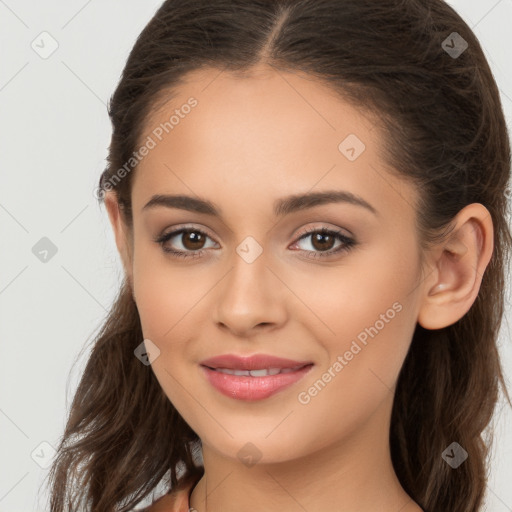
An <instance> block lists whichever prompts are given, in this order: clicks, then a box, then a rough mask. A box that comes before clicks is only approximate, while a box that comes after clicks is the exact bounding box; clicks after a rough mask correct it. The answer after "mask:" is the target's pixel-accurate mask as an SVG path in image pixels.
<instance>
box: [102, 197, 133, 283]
mask: <svg viewBox="0 0 512 512" xmlns="http://www.w3.org/2000/svg"><path fill="white" fill-rule="evenodd" d="M104 202H105V207H106V209H107V213H108V217H109V219H110V224H111V225H112V229H113V231H114V236H115V240H116V246H117V250H118V251H119V255H120V257H121V261H122V263H123V267H124V271H125V274H126V276H127V278H128V282H129V283H130V287H131V289H132V290H133V286H132V283H133V281H132V250H131V238H130V236H129V235H128V229H127V226H126V223H125V221H124V219H123V215H122V213H121V208H120V205H119V201H118V199H117V195H116V194H115V192H113V191H107V192H106V193H105V197H104Z"/></svg>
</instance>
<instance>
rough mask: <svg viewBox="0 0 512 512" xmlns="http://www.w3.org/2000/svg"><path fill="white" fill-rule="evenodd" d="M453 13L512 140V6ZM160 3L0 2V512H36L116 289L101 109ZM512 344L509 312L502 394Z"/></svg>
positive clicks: (496, 466)
mask: <svg viewBox="0 0 512 512" xmlns="http://www.w3.org/2000/svg"><path fill="white" fill-rule="evenodd" d="M449 3H450V4H451V5H452V6H453V7H454V8H455V9H456V10H457V11H458V12H459V13H460V14H461V16H462V17H463V18H464V19H465V20H466V21H467V23H468V24H469V25H470V26H471V27H472V28H473V30H474V31H475V33H476V35H477V37H478V38H479V40H480V42H481V44H482V46H483V48H484V50H485V52H486V55H487V57H488V59H489V62H490V65H491V68H492V70H493V73H494V76H495V78H496V81H497V83H498V86H499V88H500V91H501V98H502V102H503V106H504V109H505V114H506V116H507V120H508V126H509V129H510V128H511V122H510V121H511V119H512V61H511V57H510V48H512V31H511V26H512V23H511V22H512V0H499V1H497V0H452V1H450V2H449ZM160 4H161V1H160V0H158V1H157V0H144V1H142V0H139V1H138V2H136V1H134V0H122V1H121V0H101V1H100V0H89V1H87V0H68V1H66V2H64V1H61V2H58V1H56V0H47V1H45V2H37V1H36V0H6V1H3V0H0V40H1V41H0V140H1V141H2V145H1V160H0V162H1V174H0V179H1V183H0V227H1V241H0V243H1V248H2V250H1V251H0V269H1V271H0V315H1V316H0V340H1V355H0V512H31V511H39V510H43V507H44V504H45V501H44V500H45V498H46V493H45V491H44V487H43V488H41V491H40V493H39V499H38V490H39V488H40V486H41V484H42V483H43V479H44V477H45V476H46V474H47V469H45V468H44V467H41V465H43V466H44V464H45V463H46V462H48V460H49V458H48V457H49V456H50V454H51V448H49V446H48V444H49V445H53V446H57V442H58V440H59V438H60V436H61V434H62V432H63V428H64V424H65V420H66V414H67V411H68V408H69V405H70V401H71V398H72V395H73V392H74V390H75V388H76V385H77V383H78V379H79V377H80V373H81V371H82V369H83V365H84V363H85V361H86V356H87V352H85V353H84V354H83V355H82V357H81V358H80V359H79V363H78V364H76V365H75V366H72V365H73V362H74V361H75V358H76V357H77V356H78V354H79V352H80V350H81V349H82V348H83V347H84V345H85V344H86V343H89V342H90V340H91V339H92V336H93V335H94V333H95V332H96V331H97V329H99V327H100V325H101V323H102V321H103V319H104V318H105V315H106V312H107V310H108V308H109V306H110V304H111V301H112V300H113V298H114V294H115V293H116V290H117V288H118V286H119V284H120V282H121V276H122V267H121V263H120V260H119V257H118V254H117V250H116V247H115V243H114V238H113V235H112V233H111V228H110V225H109V224H108V217H107V214H106V211H105V210H104V207H101V208H100V207H99V206H98V204H97V200H96V198H95V197H94V194H93V191H94V188H95V186H96V183H97V181H98V178H99V176H100V174H101V172H102V170H103V169H104V166H105V157H106V154H107V148H108V144H109V142H110V133H111V132H110V121H109V119H108V115H107V109H106V102H107V100H108V98H109V97H110V95H111V94H112V93H113V91H114V89H115V86H116V84H117V81H118V79H119V76H120V73H121V71H122V69H123V67H124V64H125V61H126V58H127V56H128V53H129V51H130V50H131V48H132V45H133V43H134V42H135V39H136V37H137V36H138V34H139V32H140V31H141V30H142V29H143V27H144V26H145V25H146V23H147V22H148V21H149V19H150V18H151V17H152V15H153V14H154V12H155V10H156V9H157V7H158V6H159V5H160ZM42 32H48V34H50V36H48V35H42V36H41V35H40V34H41V33H42ZM41 38H45V39H44V41H45V43H44V44H43V43H40V41H41ZM33 41H35V43H33ZM38 41H39V43H38ZM53 41H56V42H53ZM37 44H39V50H38V51H39V52H43V51H49V50H51V49H52V47H51V45H52V44H58V47H57V49H56V50H55V52H54V53H53V54H52V55H50V56H49V57H47V58H42V57H41V56H40V53H37V52H36V50H35V49H34V48H33V46H34V45H36V46H37ZM43 46H44V48H43ZM43 237H47V238H48V239H49V240H51V242H52V244H53V245H54V246H55V249H56V251H57V252H56V254H55V255H53V256H51V252H50V256H49V257H48V261H47V262H46V263H43V262H42V261H40V260H39V259H38V258H37V257H36V255H35V254H34V252H33V247H34V246H36V244H37V243H45V242H40V240H41V238H43ZM36 247H37V246H36ZM509 296H510V291H509ZM510 302H511V301H510V299H509V304H510ZM509 307H510V305H509ZM510 333H511V330H510V309H508V311H507V319H506V321H505V322H504V324H503V327H502V332H501V337H500V343H501V348H500V350H501V354H502V356H503V363H504V365H505V370H506V374H507V381H508V382H509V386H510V380H511V379H510V376H511V375H512V347H511V345H512V343H511V336H510ZM510 389H511V391H512V386H511V387H510ZM501 403H502V405H501V406H499V407H498V410H499V411H500V412H499V413H498V414H497V416H496V417H495V424H496V429H497V430H496V438H495V443H494V448H493V462H492V468H491V474H490V478H489V492H488V497H487V500H486V508H485V510H488V511H492V512H505V511H512V488H511V486H510V482H511V481H512V428H511V425H512V414H511V411H510V407H509V406H508V405H507V406H506V407H505V406H504V405H503V404H504V403H505V402H504V400H503V397H502V401H501ZM41 443H43V444H41Z"/></svg>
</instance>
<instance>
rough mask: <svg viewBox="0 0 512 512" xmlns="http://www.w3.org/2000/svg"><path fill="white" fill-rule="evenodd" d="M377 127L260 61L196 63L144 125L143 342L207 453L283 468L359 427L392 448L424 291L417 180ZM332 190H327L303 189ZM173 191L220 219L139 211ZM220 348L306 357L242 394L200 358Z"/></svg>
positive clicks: (139, 294)
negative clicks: (400, 385) (281, 378)
mask: <svg viewBox="0 0 512 512" xmlns="http://www.w3.org/2000/svg"><path fill="white" fill-rule="evenodd" d="M191 98H192V99H191ZM172 116H174V117H172ZM166 123H167V124H166ZM379 137H380V134H379V131H378V129H377V128H376V127H374V125H373V124H372V123H371V121H369V120H368V119H367V118H365V117H363V116H362V115H361V114H360V113H359V112H358V111H357V110H356V109H354V108H353V107H351V106H349V105H348V104H346V103H344V102H342V101H341V100H340V99H339V98H338V97H335V96H334V94H333V93H331V92H330V91H329V90H328V89H326V88H324V87H323V86H322V85H320V84H319V83H318V82H315V81H313V80H308V79H306V78H304V77H301V76H299V75H295V74H289V73H283V72H277V71H273V70H268V69H267V70H266V71H265V72H263V71H260V72H258V74H256V75H254V76H253V77H251V78H248V77H235V76H234V75H231V74H229V73H227V72H224V73H220V71H219V70H202V71H200V72H194V73H193V74H190V75H189V76H188V80H187V82H186V83H184V84H183V85H182V86H181V87H180V89H179V91H178V93H177V94H176V95H175V96H173V97H172V99H171V101H170V102H169V103H168V104H167V105H165V106H164V107H163V108H161V109H160V110H159V111H158V112H157V113H155V114H153V116H152V117H151V118H150V119H148V121H147V124H146V127H145V133H144V136H143V138H142V141H141V144H145V145H146V148H147V150H142V153H145V156H144V157H143V158H142V161H141V162H140V163H139V165H138V168H137V170H136V173H135V175H134V183H133V192H132V200H133V220H134V226H133V227H134V231H133V235H134V246H133V251H134V252H133V260H132V261H131V265H132V266H131V269H130V272H131V279H132V284H133V290H134V296H135V300H136V303H137V307H138V310H139V313H140V318H141V322H142V328H143V334H144V338H145V339H146V340H151V342H152V343H153V344H154V345H156V346H157V347H158V349H159V351H160V352H159V355H158V357H156V359H155V360H154V361H153V363H152V369H153V371H154V373H155V375H156V377H157V379H158V381H159V383H160V384H161V386H162V388H163V390H164V392H165V393H166V395H167V396H168V397H169V399H170V400H171V402H172V403H173V404H174V406H175V407H176V408H177V410H178V411H179V412H180V413H181V415H182V416H183V418H184V419H185V420H186V421H187V423H188V424H189V425H190V426H191V427H192V429H193V430H194V431H195V432H196V433H197V434H198V435H199V437H200V438H201V440H202V442H203V447H204V446H210V447H213V449H214V450H215V451H216V452H217V453H218V454H219V455H221V456H225V457H228V458H235V457H237V458H239V459H241V457H242V456H243V455H244V454H245V455H247V453H248V452H251V450H252V452H253V453H252V454H250V455H251V456H252V457H253V458H254V457H257V458H260V462H277V461H285V460H290V459H292V458H297V457H301V456H306V455H307V454H309V453H312V452H314V451H317V450H320V449H322V448H325V447H329V448H330V450H332V449H333V447H335V446H338V447H340V448H341V446H342V445H343V444H344V443H347V442H348V441H349V440H350V439H351V438H355V437H354V436H363V435H365V436H369V438H371V439H374V440H376V439H378V440H379V443H380V442H384V441H386V442H387V438H388V427H389V417H390V416H389V415H390V411H391V405H392V400H393V394H394V389H395V384H396V381H397V378H398V374H399V371H400V368H401V366H402V363H403V361H404V358H405V356H406V353H407V351H408V349H409V345H410V342H411V338H412V334H413V332H414V329H415V326H416V322H417V318H418V311H419V309H420V306H421V297H422V294H423V293H424V289H423V288H424V287H423V281H422V272H421V268H420V253H419V248H418V239H417V233H416V230H415V220H414V219H415V212H414V204H415V201H416V197H417V196H416V192H415V190H414V189H413V188H411V186H410V185H409V184H407V183H406V182H404V181H401V180H398V179H397V178H394V177H393V176H392V175H391V174H390V173H388V172H387V171H386V170H385V168H384V163H383V161H382V159H381V158H380V156H379V147H380V146H381V145H382V141H381V139H380V138H379ZM134 172H135V171H134ZM326 192H329V193H332V194H338V200H333V199H332V198H331V199H330V200H329V199H328V200H326V201H315V200H312V199H308V198H307V197H308V196H309V195H314V194H320V193H326ZM342 194H345V196H343V195H342ZM167 195H168V196H188V197H190V198H191V201H192V199H193V200H195V201H196V202H197V201H207V202H208V204H209V205H210V206H213V207H214V208H215V210H216V211H217V215H213V214H210V213H208V212H207V209H206V208H203V209H202V211H201V212H199V211H191V210H190V209H188V208H185V204H186V203H185V201H182V202H181V203H180V204H181V207H180V205H179V204H178V203H173V204H174V206H172V205H171V201H168V202H167V205H165V204H164V203H163V202H160V203H159V202H154V204H153V206H146V205H148V203H149V202H150V201H151V199H152V198H154V196H167ZM298 196H306V198H305V199H303V200H294V201H291V200H290V198H292V197H298ZM312 197H314V196H312ZM352 197H354V198H358V199H357V200H353V201H349V200H346V198H352ZM344 198H345V199H344ZM190 204H193V203H192V202H190ZM280 205H281V207H279V206H280ZM283 205H284V206H283ZM145 206H146V207H145ZM183 228H187V229H190V230H191V233H189V234H186V233H185V234H183V233H180V234H175V235H173V236H172V237H170V238H168V239H167V240H166V241H165V242H163V245H161V244H160V243H158V242H156V241H155V240H156V239H158V238H160V237H162V236H163V235H166V234H169V233H172V232H173V231H178V230H179V229H183ZM321 229H326V230H329V231H330V232H331V233H330V234H327V235H325V234H324V235H323V236H322V234H321V233H319V230H321ZM308 232H312V233H309V234H307V233H308ZM332 232H334V233H332ZM303 235H306V236H303ZM339 236H340V237H341V238H340V237H339ZM164 249H169V250H175V251H182V252H184V253H186V254H185V255H188V256H189V257H188V258H182V257H177V256H175V255H173V254H171V253H169V252H166V251H165V250H164ZM141 341H142V340H141ZM146 346H147V348H149V346H148V345H146ZM221 354H236V355H239V356H250V355H253V354H269V355H272V356H277V357H282V358H288V359H292V360H295V361H307V362H311V363H313V366H310V369H309V370H308V371H307V372H306V373H304V374H302V377H301V378H300V379H299V380H297V381H295V382H294V383H292V384H290V385H288V386H287V387H285V388H283V389H280V390H279V391H278V392H276V393H274V394H272V395H270V396H267V397H266V398H259V399H253V400H248V399H247V398H241V397H242V394H241V392H240V394H239V395H238V398H236V397H232V396H227V395H225V394H223V393H221V392H220V391H219V390H218V389H217V388H216V387H214V386H213V385H212V384H210V381H209V380H208V378H207V377H206V372H205V368H203V367H202V366H201V362H202V361H204V360H205V359H207V358H211V357H214V356H217V355H221ZM255 378H257V377H244V379H255ZM267 378H268V377H267ZM227 379H229V377H227ZM238 379H239V382H240V378H238ZM242 387H243V384H242ZM248 443H252V445H254V446H252V445H249V444H248ZM365 446H366V448H363V447H361V449H362V450H365V449H366V450H368V451H370V450H372V449H373V448H374V447H373V446H372V445H371V443H370V444H368V445H365ZM244 450H245V451H244ZM331 453H332V452H331Z"/></svg>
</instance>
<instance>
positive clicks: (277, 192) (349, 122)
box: [132, 68, 412, 214]
mask: <svg viewBox="0 0 512 512" xmlns="http://www.w3.org/2000/svg"><path fill="white" fill-rule="evenodd" d="M166 95H167V96H166ZM190 105H194V106H193V107H191V106H190ZM148 137H150V138H151V139H152V140H153V141H154V147H153V148H152V149H151V150H150V151H149V152H148V154H147V156H145V157H144V158H143V159H142V161H141V162H140V163H139V165H138V167H137V170H136V172H135V176H134V183H133V194H132V199H133V203H134V210H135V209H137V208H138V209H139V210H140V209H141V208H142V206H143V204H142V203H143V202H144V201H147V200H149V198H150V197H151V195H152V194H157V193H161V194H163V193H169V194H170V193H177V192H179V193H186V194H189V195H194V194H195V195H199V196H201V197H207V196H210V195H211V194H212V193H213V194H215V195H216V196H217V197H219V199H218V201H215V202H216V203H217V202H219V203H222V202H223V200H228V199H229V201H230V202H233V201H236V202H237V204H238V205H240V206H241V205H248V204H254V205H255V206H256V203H257V202H261V201H265V200H266V201H267V202H268V203H269V205H270V204H271V203H272V199H273V198H276V197H281V196H283V195H285V192H286V193H287V194H290V193H303V192H307V191H309V190H311V189H313V188H314V189H318V190H321V189H333V188H340V189H343V190H348V191H350V192H352V193H354V194H357V195H359V196H362V197H364V198H365V199H366V200H367V201H368V202H370V203H371V204H374V205H378V204H379V203H382V202H386V201H387V202H388V203H390V205H388V208H389V207H391V208H392V209H394V210H396V211H398V213H401V214H403V213H404V210H407V209H410V208H411V202H410V201H409V202H407V201H403V200H401V201H397V198H399V197H402V199H403V198H404V197H407V196H410V195H411V193H412V191H411V190H410V188H409V185H407V184H406V183H405V182H403V180H399V179H397V178H395V177H394V176H391V175H389V174H388V173H387V172H386V170H385V165H384V162H383V159H382V158H381V156H380V150H381V148H382V144H384V142H383V140H382V138H381V134H380V132H379V129H378V128H377V127H376V125H375V122H374V119H372V117H371V116H368V115H367V114H365V113H363V112H361V111H360V110H358V109H357V108H356V107H354V106H351V105H350V104H348V103H347V102H345V101H344V100H342V99H341V97H340V96H339V95H337V94H336V93H335V92H334V91H333V90H332V89H330V88H328V87H327V86H325V85H324V84H322V83H320V82H318V81H317V80H315V79H313V78H312V77H310V76H307V75H304V74H296V73H289V72H284V71H278V70H275V69H273V68H256V69H255V70H253V71H252V72H251V74H244V75H242V74H236V73H232V72H227V71H221V70H219V69H213V68H207V69H202V70H198V71H194V72H192V73H190V74H188V75H187V76H186V77H185V80H184V81H183V82H182V83H181V84H180V86H179V87H177V88H176V89H175V90H173V91H172V92H166V93H164V94H163V95H162V96H161V97H160V98H159V108H158V109H157V110H156V111H154V112H152V114H151V115H150V116H148V118H147V120H146V123H145V127H144V130H143V136H142V140H143V141H144V140H147V138H148ZM144 204H145V202H144ZM259 206H261V205H259ZM259 206H258V207H259ZM410 213H411V212H409V214H410Z"/></svg>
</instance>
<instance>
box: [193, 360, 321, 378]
mask: <svg viewBox="0 0 512 512" xmlns="http://www.w3.org/2000/svg"><path fill="white" fill-rule="evenodd" d="M311 364H313V363H308V364H301V365H298V366H295V367H292V368H262V369H260V370H236V369H234V368H214V367H211V366H207V365H203V366H205V367H206V368H209V369H210V370H213V371H215V372H220V373H224V374H226V375H238V376H244V377H267V376H269V375H279V374H281V373H292V372H296V371H297V370H300V369H301V368H304V367H305V366H310V365H311Z"/></svg>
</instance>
